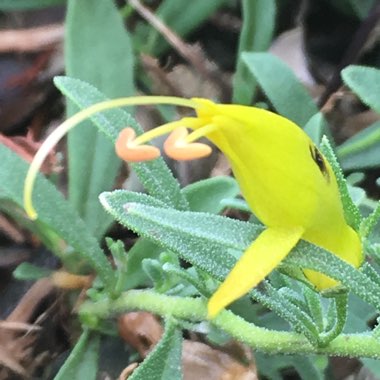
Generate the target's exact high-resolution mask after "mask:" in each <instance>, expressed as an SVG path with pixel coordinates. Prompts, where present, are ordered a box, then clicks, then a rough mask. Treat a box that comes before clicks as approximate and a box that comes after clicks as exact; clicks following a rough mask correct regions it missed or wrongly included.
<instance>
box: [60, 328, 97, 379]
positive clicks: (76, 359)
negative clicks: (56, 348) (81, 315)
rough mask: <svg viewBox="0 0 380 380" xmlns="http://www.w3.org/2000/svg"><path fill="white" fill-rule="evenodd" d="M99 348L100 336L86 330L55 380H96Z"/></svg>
mask: <svg viewBox="0 0 380 380" xmlns="http://www.w3.org/2000/svg"><path fill="white" fill-rule="evenodd" d="M99 347H100V335H98V334H96V333H92V332H90V331H88V330H85V331H84V332H83V333H82V335H81V336H80V338H79V340H78V342H77V344H76V345H75V347H74V348H73V350H72V351H71V353H70V356H69V357H68V358H67V360H66V361H65V363H64V364H63V366H62V367H61V368H60V370H59V372H58V373H57V375H56V376H55V377H54V380H67V379H70V380H83V379H86V380H92V379H93V380H95V379H96V378H97V377H96V376H97V372H98V359H99V358H98V356H99Z"/></svg>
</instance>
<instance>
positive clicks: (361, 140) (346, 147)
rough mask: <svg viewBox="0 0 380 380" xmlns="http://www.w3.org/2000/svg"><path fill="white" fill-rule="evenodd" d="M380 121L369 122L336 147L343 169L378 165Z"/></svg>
mask: <svg viewBox="0 0 380 380" xmlns="http://www.w3.org/2000/svg"><path fill="white" fill-rule="evenodd" d="M379 150H380V121H377V122H375V123H373V124H371V125H370V126H369V127H367V128H366V129H364V130H363V131H360V132H359V133H357V134H356V135H355V136H353V137H351V138H350V139H348V140H347V141H345V142H344V143H343V144H342V145H340V146H339V147H338V148H337V155H338V158H339V160H340V162H341V165H342V168H343V169H344V170H350V171H351V170H358V169H367V168H373V167H377V166H380V155H379Z"/></svg>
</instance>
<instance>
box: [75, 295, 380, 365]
mask: <svg viewBox="0 0 380 380" xmlns="http://www.w3.org/2000/svg"><path fill="white" fill-rule="evenodd" d="M128 310H145V311H150V312H152V313H154V314H159V315H161V316H172V317H175V318H178V319H184V320H188V321H203V320H205V319H206V315H207V308H206V302H205V301H203V300H202V299H200V298H198V299H195V298H183V297H170V296H166V295H163V294H157V293H155V292H153V291H151V290H131V291H128V292H125V293H123V294H122V295H121V296H120V297H119V298H118V299H116V300H109V299H107V300H102V301H99V302H96V303H93V302H90V301H87V302H85V303H84V304H83V305H82V307H81V309H80V315H81V319H82V321H83V322H84V323H96V321H97V320H98V319H104V318H109V317H111V316H113V315H114V314H115V313H121V312H125V311H128ZM210 323H211V324H213V325H214V326H216V327H218V328H220V329H221V330H223V331H225V332H226V333H228V334H229V335H231V336H232V337H233V338H236V339H237V340H239V341H241V342H243V343H246V344H248V345H249V346H250V347H252V348H253V349H257V350H261V351H265V352H267V353H271V354H274V353H283V354H328V355H333V356H350V357H368V358H374V359H380V340H377V339H375V338H374V337H372V336H371V335H369V334H365V333H364V334H342V335H339V336H338V337H337V338H335V339H334V340H333V341H332V342H330V344H329V345H328V346H326V347H323V348H317V347H314V346H312V345H311V344H310V343H309V342H308V340H307V339H306V338H305V337H304V336H303V335H300V334H296V333H293V332H285V331H273V330H268V329H266V328H262V327H258V326H255V325H253V324H252V323H248V322H246V321H245V320H244V319H242V318H240V317H238V316H236V315H235V314H233V313H232V312H230V311H226V310H224V311H222V312H221V313H220V314H219V315H218V316H217V317H216V318H214V319H212V320H211V321H210Z"/></svg>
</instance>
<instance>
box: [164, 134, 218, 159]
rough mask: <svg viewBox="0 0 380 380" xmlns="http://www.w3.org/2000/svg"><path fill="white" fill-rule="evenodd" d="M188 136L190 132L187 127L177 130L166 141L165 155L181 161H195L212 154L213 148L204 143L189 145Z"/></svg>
mask: <svg viewBox="0 0 380 380" xmlns="http://www.w3.org/2000/svg"><path fill="white" fill-rule="evenodd" d="M187 136H188V131H187V129H186V128H185V127H179V128H176V129H175V130H174V131H173V132H172V133H171V134H170V136H169V137H168V138H167V140H166V141H165V144H164V150H165V153H166V154H167V155H168V156H169V157H171V158H173V159H174V160H179V161H185V160H194V159H196V158H202V157H206V156H208V155H210V154H211V152H212V149H211V147H209V146H208V145H206V144H202V143H188V142H187V141H186V137H187Z"/></svg>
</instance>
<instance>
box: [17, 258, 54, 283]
mask: <svg viewBox="0 0 380 380" xmlns="http://www.w3.org/2000/svg"><path fill="white" fill-rule="evenodd" d="M51 272H52V271H51V270H49V269H45V268H41V267H38V266H36V265H33V264H29V263H26V262H25V263H22V264H20V265H19V266H18V267H17V268H16V269H15V270H14V271H13V276H14V278H17V279H18V280H38V279H40V278H43V277H47V276H49V275H50V273H51Z"/></svg>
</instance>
